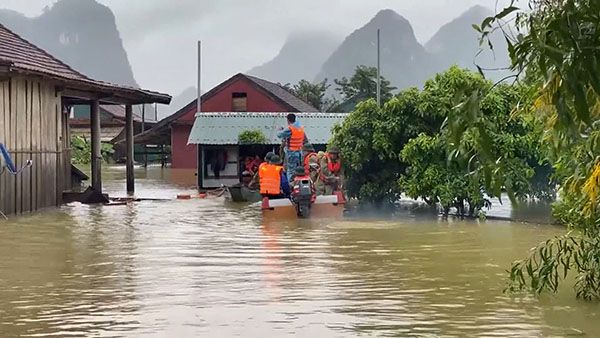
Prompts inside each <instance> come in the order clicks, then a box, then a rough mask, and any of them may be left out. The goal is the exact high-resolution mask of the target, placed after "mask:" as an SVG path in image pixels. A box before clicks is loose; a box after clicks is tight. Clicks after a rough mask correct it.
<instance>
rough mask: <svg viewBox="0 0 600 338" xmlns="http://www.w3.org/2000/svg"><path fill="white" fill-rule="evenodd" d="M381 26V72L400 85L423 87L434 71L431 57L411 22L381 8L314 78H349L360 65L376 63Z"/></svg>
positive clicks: (347, 38) (349, 37)
mask: <svg viewBox="0 0 600 338" xmlns="http://www.w3.org/2000/svg"><path fill="white" fill-rule="evenodd" d="M377 29H380V31H381V33H380V41H381V69H382V75H383V76H384V77H385V78H387V79H388V80H390V81H391V83H392V85H394V86H396V87H398V88H406V87H410V86H421V85H422V84H423V82H424V80H425V79H426V78H427V77H428V76H429V75H430V74H431V73H432V66H433V64H432V61H433V60H432V58H431V56H430V55H429V54H428V53H427V51H426V50H425V48H423V46H422V45H421V44H419V42H418V41H417V39H416V37H415V34H414V31H413V28H412V26H411V24H410V23H409V22H408V20H406V19H405V18H404V17H402V16H400V15H399V14H398V13H396V12H394V11H393V10H389V9H386V10H382V11H380V12H379V13H377V15H375V17H373V19H371V20H370V21H369V22H368V23H367V24H366V25H364V26H363V27H361V28H359V29H357V30H355V31H354V32H353V33H351V34H350V35H349V36H348V37H346V39H345V40H344V41H343V42H342V44H341V45H340V46H339V47H338V48H337V49H336V50H335V51H334V52H333V53H332V54H331V56H330V57H329V58H328V59H327V60H326V61H325V63H324V64H323V66H322V67H321V70H320V72H319V74H318V75H317V76H316V78H315V80H317V81H320V80H322V79H325V78H327V79H329V80H330V81H333V80H334V79H340V78H342V77H344V76H345V77H350V76H352V74H353V73H354V69H355V68H356V66H358V65H366V66H375V65H376V64H377V47H376V41H377Z"/></svg>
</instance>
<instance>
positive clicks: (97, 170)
mask: <svg viewBox="0 0 600 338" xmlns="http://www.w3.org/2000/svg"><path fill="white" fill-rule="evenodd" d="M90 122H91V126H92V188H94V189H95V190H96V191H98V192H99V193H102V153H101V151H100V150H101V146H102V145H101V143H100V101H98V100H94V101H92V104H91V106H90Z"/></svg>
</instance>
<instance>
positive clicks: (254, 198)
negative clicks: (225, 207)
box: [227, 184, 262, 203]
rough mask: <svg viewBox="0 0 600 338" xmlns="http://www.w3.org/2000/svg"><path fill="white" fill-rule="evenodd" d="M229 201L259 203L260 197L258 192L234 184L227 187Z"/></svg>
mask: <svg viewBox="0 0 600 338" xmlns="http://www.w3.org/2000/svg"><path fill="white" fill-rule="evenodd" d="M227 190H229V195H231V200H232V201H234V202H250V203H254V202H259V201H261V200H262V196H261V195H260V192H259V191H258V190H254V189H250V188H248V187H246V186H244V185H241V184H236V185H232V186H230V187H227Z"/></svg>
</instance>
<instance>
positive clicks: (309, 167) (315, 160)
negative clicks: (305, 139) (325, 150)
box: [302, 143, 319, 182]
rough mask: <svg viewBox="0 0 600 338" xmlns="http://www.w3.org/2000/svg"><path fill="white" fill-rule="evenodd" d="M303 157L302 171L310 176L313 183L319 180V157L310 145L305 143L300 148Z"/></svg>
mask: <svg viewBox="0 0 600 338" xmlns="http://www.w3.org/2000/svg"><path fill="white" fill-rule="evenodd" d="M302 154H303V155H304V171H305V172H306V174H308V175H309V176H310V179H311V180H312V181H313V182H317V180H318V179H319V156H318V155H317V153H316V152H315V148H314V147H313V145H312V144H310V143H306V144H304V147H303V148H302Z"/></svg>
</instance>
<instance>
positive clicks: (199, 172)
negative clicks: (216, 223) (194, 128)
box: [196, 40, 204, 189]
mask: <svg viewBox="0 0 600 338" xmlns="http://www.w3.org/2000/svg"><path fill="white" fill-rule="evenodd" d="M201 61H202V42H201V41H200V40H198V84H197V86H198V98H197V99H196V113H200V112H201V111H202V102H201V99H202V89H201V81H200V79H201V75H202V62H201ZM196 154H197V155H196V156H197V157H198V159H197V161H196V162H197V165H196V179H197V187H198V189H201V188H202V182H203V178H204V149H203V148H202V146H201V145H199V144H198V145H197V147H196Z"/></svg>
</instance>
